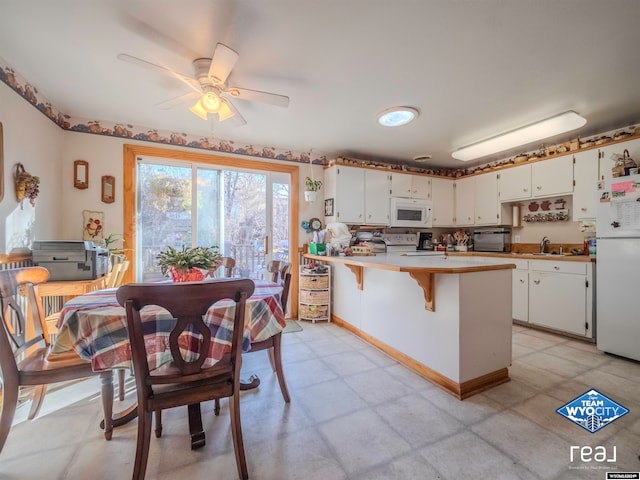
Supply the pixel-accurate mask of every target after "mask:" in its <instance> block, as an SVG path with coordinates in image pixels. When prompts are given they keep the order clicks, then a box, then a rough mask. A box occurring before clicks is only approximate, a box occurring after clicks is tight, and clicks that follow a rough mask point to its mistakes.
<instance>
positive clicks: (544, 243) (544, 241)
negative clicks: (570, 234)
mask: <svg viewBox="0 0 640 480" xmlns="http://www.w3.org/2000/svg"><path fill="white" fill-rule="evenodd" d="M549 242H551V240H549V239H548V238H547V237H542V240H541V241H540V253H544V251H545V250H546V249H547V245H549Z"/></svg>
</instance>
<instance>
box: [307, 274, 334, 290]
mask: <svg viewBox="0 0 640 480" xmlns="http://www.w3.org/2000/svg"><path fill="white" fill-rule="evenodd" d="M300 288H329V276H328V275H301V276H300Z"/></svg>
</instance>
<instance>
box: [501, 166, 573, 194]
mask: <svg viewBox="0 0 640 480" xmlns="http://www.w3.org/2000/svg"><path fill="white" fill-rule="evenodd" d="M571 193H573V156H571V155H565V156H563V157H557V158H552V159H550V160H542V161H539V162H536V163H533V164H526V165H521V166H518V167H513V168H506V169H504V170H501V171H500V201H501V202H512V201H514V200H525V199H527V198H538V197H553V196H555V195H566V194H571Z"/></svg>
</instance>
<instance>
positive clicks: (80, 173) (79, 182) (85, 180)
mask: <svg viewBox="0 0 640 480" xmlns="http://www.w3.org/2000/svg"><path fill="white" fill-rule="evenodd" d="M73 186H74V187H76V188H79V189H80V190H84V189H85V188H89V162H87V161H85V160H76V161H74V162H73Z"/></svg>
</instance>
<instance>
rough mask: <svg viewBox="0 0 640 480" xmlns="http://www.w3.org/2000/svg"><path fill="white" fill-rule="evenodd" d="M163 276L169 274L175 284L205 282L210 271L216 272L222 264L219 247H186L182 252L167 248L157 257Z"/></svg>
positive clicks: (183, 247)
mask: <svg viewBox="0 0 640 480" xmlns="http://www.w3.org/2000/svg"><path fill="white" fill-rule="evenodd" d="M156 260H158V266H159V267H160V271H161V272H162V274H163V275H166V274H167V272H169V274H170V275H171V279H172V280H173V281H174V282H198V281H200V280H204V278H205V277H206V275H207V273H208V271H209V270H215V269H216V268H218V267H219V266H220V264H221V263H222V256H221V255H220V252H219V250H218V247H217V246H212V247H185V246H184V245H183V246H182V249H181V250H178V249H175V248H173V247H167V249H166V250H164V251H162V252H160V253H159V254H158V255H157V256H156Z"/></svg>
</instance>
